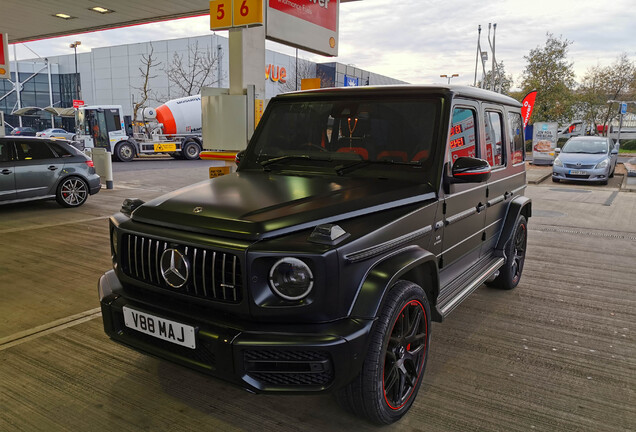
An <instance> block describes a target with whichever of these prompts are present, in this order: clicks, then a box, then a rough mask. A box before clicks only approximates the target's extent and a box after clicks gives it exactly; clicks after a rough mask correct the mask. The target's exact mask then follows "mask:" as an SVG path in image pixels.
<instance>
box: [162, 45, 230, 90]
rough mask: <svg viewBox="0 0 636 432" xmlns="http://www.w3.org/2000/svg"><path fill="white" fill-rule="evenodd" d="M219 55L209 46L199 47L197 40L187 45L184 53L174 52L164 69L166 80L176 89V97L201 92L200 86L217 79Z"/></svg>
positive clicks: (214, 82)
mask: <svg viewBox="0 0 636 432" xmlns="http://www.w3.org/2000/svg"><path fill="white" fill-rule="evenodd" d="M220 62H221V57H220V56H219V55H217V54H216V53H215V52H213V51H211V50H210V48H206V49H205V50H203V49H200V48H199V42H198V41H197V42H196V43H195V44H194V45H188V52H187V53H186V54H178V53H174V55H173V56H172V62H171V63H170V65H169V67H168V68H167V69H166V74H167V75H168V80H169V81H170V83H171V84H172V86H173V88H174V89H176V92H177V94H176V95H172V96H176V97H183V96H191V95H195V94H200V93H201V87H207V86H211V85H213V84H216V83H218V81H219V74H218V70H219V64H220Z"/></svg>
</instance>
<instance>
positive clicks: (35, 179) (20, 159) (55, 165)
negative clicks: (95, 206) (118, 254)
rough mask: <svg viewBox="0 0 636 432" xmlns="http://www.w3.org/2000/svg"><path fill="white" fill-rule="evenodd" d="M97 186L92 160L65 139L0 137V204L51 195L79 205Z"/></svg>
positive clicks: (63, 203) (49, 196)
mask: <svg viewBox="0 0 636 432" xmlns="http://www.w3.org/2000/svg"><path fill="white" fill-rule="evenodd" d="M100 187H101V186H100V181H99V175H97V174H96V173H95V167H94V165H93V161H92V160H91V159H90V158H89V157H88V156H86V155H85V154H84V153H81V152H80V151H79V150H77V149H76V148H75V147H73V146H71V145H70V144H69V143H68V142H66V141H62V140H49V139H42V138H26V137H25V138H23V137H12V136H8V137H3V138H0V204H8V203H16V202H22V201H32V200H38V199H53V198H54V199H56V200H57V202H58V203H59V204H60V205H61V206H64V207H79V206H81V205H82V204H84V202H86V199H87V198H88V196H89V195H93V194H96V193H97V192H99V190H100Z"/></svg>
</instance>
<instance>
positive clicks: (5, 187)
mask: <svg viewBox="0 0 636 432" xmlns="http://www.w3.org/2000/svg"><path fill="white" fill-rule="evenodd" d="M12 155H13V141H11V140H0V201H9V200H13V199H15V167H14V166H13V156H12Z"/></svg>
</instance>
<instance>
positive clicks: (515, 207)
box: [495, 195, 532, 253]
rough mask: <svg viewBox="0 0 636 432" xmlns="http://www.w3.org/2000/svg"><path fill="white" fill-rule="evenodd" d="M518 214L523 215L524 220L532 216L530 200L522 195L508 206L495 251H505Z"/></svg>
mask: <svg viewBox="0 0 636 432" xmlns="http://www.w3.org/2000/svg"><path fill="white" fill-rule="evenodd" d="M520 214H523V215H524V216H525V217H526V219H528V218H529V217H531V216H532V200H531V199H530V198H528V197H526V196H523V195H520V196H518V197H516V198H514V199H513V200H512V201H510V204H509V205H508V211H507V212H506V220H505V222H504V225H503V229H502V230H501V233H500V234H499V240H497V247H496V248H495V250H496V251H498V252H500V253H503V251H505V250H506V244H507V243H508V241H509V240H510V236H511V235H512V232H513V231H514V229H515V225H516V223H517V219H518V218H519V215H520Z"/></svg>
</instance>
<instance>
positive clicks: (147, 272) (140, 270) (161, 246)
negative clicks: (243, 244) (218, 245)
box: [120, 234, 243, 303]
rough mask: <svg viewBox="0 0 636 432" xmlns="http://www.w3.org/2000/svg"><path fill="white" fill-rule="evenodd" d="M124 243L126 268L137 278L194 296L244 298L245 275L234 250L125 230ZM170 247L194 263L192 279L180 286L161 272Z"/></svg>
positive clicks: (226, 299)
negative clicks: (169, 239)
mask: <svg viewBox="0 0 636 432" xmlns="http://www.w3.org/2000/svg"><path fill="white" fill-rule="evenodd" d="M122 244H123V245H125V247H123V248H122V256H121V257H120V264H121V266H122V270H123V271H124V273H125V274H126V275H128V276H130V277H132V278H134V279H137V280H140V281H142V282H147V283H150V284H152V285H155V286H159V287H161V288H165V289H167V290H170V291H176V292H181V293H186V294H188V295H191V296H193V297H199V298H205V299H209V300H215V301H222V302H228V303H240V302H241V300H242V297H243V295H242V286H243V285H242V284H243V276H242V274H241V265H240V260H239V259H238V256H236V255H234V254H231V253H227V252H220V251H219V253H217V251H215V250H211V249H206V248H202V247H196V246H191V245H189V246H185V245H179V244H175V243H168V242H165V241H160V240H156V239H152V238H150V237H144V236H138V235H134V234H124V236H123V239H122ZM169 248H175V249H177V250H179V251H181V253H182V254H183V255H184V256H185V257H186V258H187V259H188V261H189V263H190V275H189V278H188V281H187V282H186V284H185V285H184V286H183V287H181V288H178V289H175V288H172V287H171V286H169V285H168V284H167V283H166V282H165V280H164V279H163V276H162V274H161V273H162V271H161V256H162V255H163V253H164V252H165V250H166V249H169ZM230 281H231V283H230Z"/></svg>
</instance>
